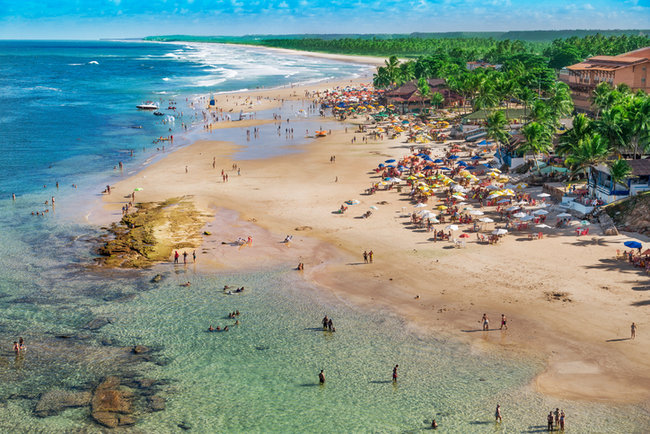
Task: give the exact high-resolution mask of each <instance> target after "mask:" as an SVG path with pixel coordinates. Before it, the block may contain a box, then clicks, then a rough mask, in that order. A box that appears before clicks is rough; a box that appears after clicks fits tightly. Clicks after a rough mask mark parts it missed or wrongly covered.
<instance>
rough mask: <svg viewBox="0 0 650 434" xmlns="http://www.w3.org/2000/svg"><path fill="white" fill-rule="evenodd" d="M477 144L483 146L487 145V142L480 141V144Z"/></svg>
mask: <svg viewBox="0 0 650 434" xmlns="http://www.w3.org/2000/svg"><path fill="white" fill-rule="evenodd" d="M478 144H479V145H483V146H485V145H487V144H488V142H487V140H481V141H480V142H478Z"/></svg>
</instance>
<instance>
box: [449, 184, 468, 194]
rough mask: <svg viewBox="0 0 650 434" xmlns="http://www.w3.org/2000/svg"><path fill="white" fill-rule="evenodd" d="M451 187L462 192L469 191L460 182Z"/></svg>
mask: <svg viewBox="0 0 650 434" xmlns="http://www.w3.org/2000/svg"><path fill="white" fill-rule="evenodd" d="M451 189H452V190H454V191H458V192H460V193H467V189H466V188H465V187H463V186H462V185H460V184H456V185H454V186H453V187H452V188H451Z"/></svg>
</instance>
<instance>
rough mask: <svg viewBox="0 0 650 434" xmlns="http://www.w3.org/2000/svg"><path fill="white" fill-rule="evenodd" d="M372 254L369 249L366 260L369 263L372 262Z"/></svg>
mask: <svg viewBox="0 0 650 434" xmlns="http://www.w3.org/2000/svg"><path fill="white" fill-rule="evenodd" d="M372 255H373V253H372V250H371V251H369V252H368V262H370V263H371V264H372Z"/></svg>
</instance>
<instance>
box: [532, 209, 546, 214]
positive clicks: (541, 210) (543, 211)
mask: <svg viewBox="0 0 650 434" xmlns="http://www.w3.org/2000/svg"><path fill="white" fill-rule="evenodd" d="M533 214H535V215H546V214H548V211H546V210H544V209H538V210H536V211H533Z"/></svg>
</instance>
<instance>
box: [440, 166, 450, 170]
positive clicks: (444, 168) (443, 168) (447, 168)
mask: <svg viewBox="0 0 650 434" xmlns="http://www.w3.org/2000/svg"><path fill="white" fill-rule="evenodd" d="M440 170H451V169H450V168H449V167H441V168H440Z"/></svg>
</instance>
